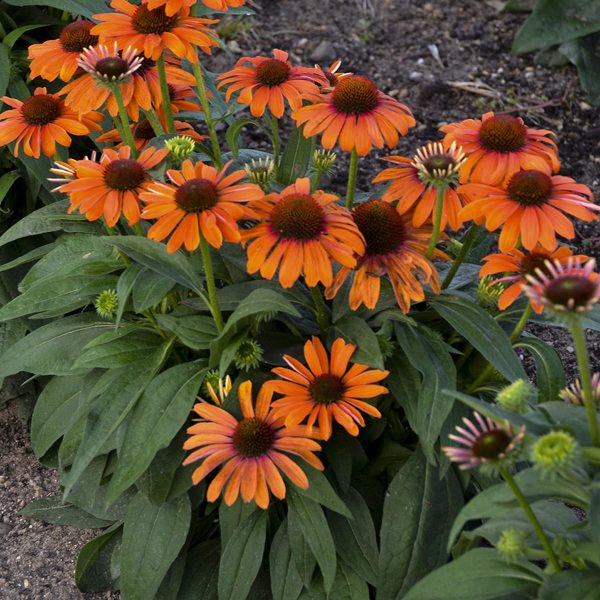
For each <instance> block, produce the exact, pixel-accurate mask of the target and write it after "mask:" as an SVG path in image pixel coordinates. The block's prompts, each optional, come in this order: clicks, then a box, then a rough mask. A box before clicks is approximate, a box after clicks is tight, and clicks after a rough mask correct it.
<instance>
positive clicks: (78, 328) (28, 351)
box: [0, 313, 114, 378]
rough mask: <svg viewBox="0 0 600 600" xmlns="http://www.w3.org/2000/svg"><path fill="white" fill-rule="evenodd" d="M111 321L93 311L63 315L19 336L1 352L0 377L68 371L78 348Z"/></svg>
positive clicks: (110, 325)
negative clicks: (21, 336)
mask: <svg viewBox="0 0 600 600" xmlns="http://www.w3.org/2000/svg"><path fill="white" fill-rule="evenodd" d="M113 327H114V325H113V324H112V323H108V322H106V321H101V320H100V319H98V317H96V315H93V314H89V313H88V314H81V315H73V316H70V317H64V318H62V319H58V320H56V321H53V322H52V323H49V324H48V325H44V326H42V327H40V328H39V329H36V330H35V331H32V332H31V333H30V334H29V335H27V336H25V337H24V338H22V339H20V340H19V341H18V342H16V343H15V344H14V345H13V346H11V347H10V348H9V349H8V350H7V351H6V352H5V353H4V354H3V355H2V356H0V378H1V377H6V376H7V375H14V374H15V373H18V372H19V371H27V372H29V373H34V374H35V375H71V374H72V371H73V364H74V363H75V360H76V359H77V357H78V356H79V355H80V354H81V349H82V348H83V347H84V346H85V345H86V344H87V343H88V342H90V341H91V340H93V339H94V338H95V337H96V336H98V335H100V334H101V333H104V332H106V331H109V330H110V329H112V328H113Z"/></svg>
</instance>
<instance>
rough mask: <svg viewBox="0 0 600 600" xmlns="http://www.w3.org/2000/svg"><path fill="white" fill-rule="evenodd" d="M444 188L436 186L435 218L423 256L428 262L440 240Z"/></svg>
mask: <svg viewBox="0 0 600 600" xmlns="http://www.w3.org/2000/svg"><path fill="white" fill-rule="evenodd" d="M445 190H446V186H443V185H438V186H436V197H435V218H434V221H433V231H432V232H431V239H430V240H429V246H428V247H427V254H426V255H425V256H426V257H427V258H428V259H429V260H431V259H432V258H433V253H434V252H435V247H436V246H437V243H438V240H439V238H440V228H441V224H442V211H443V210H444V192H445Z"/></svg>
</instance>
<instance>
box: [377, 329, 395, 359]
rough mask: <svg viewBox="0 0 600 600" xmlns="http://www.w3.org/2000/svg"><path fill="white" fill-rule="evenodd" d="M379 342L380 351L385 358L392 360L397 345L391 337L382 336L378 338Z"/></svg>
mask: <svg viewBox="0 0 600 600" xmlns="http://www.w3.org/2000/svg"><path fill="white" fill-rule="evenodd" d="M377 342H378V343H379V350H380V352H381V356H383V358H384V359H385V358H391V357H392V355H393V354H394V352H395V350H396V344H394V342H393V341H392V340H391V339H390V337H389V336H387V335H383V334H380V335H378V336H377Z"/></svg>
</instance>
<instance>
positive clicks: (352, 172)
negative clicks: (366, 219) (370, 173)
mask: <svg viewBox="0 0 600 600" xmlns="http://www.w3.org/2000/svg"><path fill="white" fill-rule="evenodd" d="M357 173H358V152H357V151H356V148H354V149H353V150H352V153H351V154H350V166H349V167H348V188H347V190H346V208H347V209H348V210H352V207H353V206H354V190H355V189H356V175H357Z"/></svg>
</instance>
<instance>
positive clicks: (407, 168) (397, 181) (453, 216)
mask: <svg viewBox="0 0 600 600" xmlns="http://www.w3.org/2000/svg"><path fill="white" fill-rule="evenodd" d="M384 160H387V161H389V162H392V163H395V164H396V165H397V166H396V167H392V168H391V169H384V170H383V171H381V173H379V175H377V176H376V177H375V179H373V183H380V182H382V181H391V182H392V183H391V184H390V186H389V187H388V189H387V190H386V191H385V193H384V194H383V196H382V197H381V199H382V200H385V201H386V202H394V201H396V200H397V201H398V204H397V205H396V209H397V210H398V212H399V213H400V214H404V213H406V212H409V211H412V210H413V209H414V212H413V213H412V220H413V225H414V226H415V227H421V225H423V223H425V221H427V220H428V219H429V218H430V217H431V218H433V217H434V216H435V210H436V193H437V191H436V190H437V187H438V186H442V187H443V188H444V203H443V206H442V220H441V229H442V231H443V230H444V229H445V227H446V225H447V224H449V225H450V227H451V228H452V229H454V230H456V229H458V228H459V227H460V226H461V225H462V221H461V220H460V219H459V218H458V213H459V211H460V209H461V208H462V202H461V200H460V197H459V196H458V194H457V193H456V191H455V184H456V183H457V173H458V170H459V169H460V166H461V165H462V163H463V161H464V152H463V151H462V150H461V149H460V148H457V147H456V145H455V144H454V143H453V144H452V145H451V146H450V147H449V148H448V149H447V150H444V148H443V146H442V145H441V144H440V143H439V142H434V143H432V144H427V145H426V146H424V147H423V148H420V149H419V150H418V151H417V154H416V155H415V157H414V158H413V159H412V160H411V159H410V158H406V157H404V156H387V157H385V158H384ZM415 204H416V206H415Z"/></svg>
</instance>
